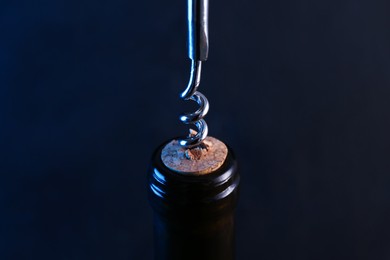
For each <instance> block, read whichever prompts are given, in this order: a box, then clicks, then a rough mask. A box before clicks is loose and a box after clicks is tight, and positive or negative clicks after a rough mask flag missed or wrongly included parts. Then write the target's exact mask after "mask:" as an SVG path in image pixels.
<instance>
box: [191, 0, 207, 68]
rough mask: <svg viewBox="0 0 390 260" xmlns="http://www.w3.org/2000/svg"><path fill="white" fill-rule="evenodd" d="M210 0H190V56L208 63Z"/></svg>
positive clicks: (192, 58)
mask: <svg viewBox="0 0 390 260" xmlns="http://www.w3.org/2000/svg"><path fill="white" fill-rule="evenodd" d="M208 14H209V1H208V0H188V56H189V57H190V59H191V60H198V61H206V60H207V57H208V54H209V30H208V20H209V18H208V16H209V15H208Z"/></svg>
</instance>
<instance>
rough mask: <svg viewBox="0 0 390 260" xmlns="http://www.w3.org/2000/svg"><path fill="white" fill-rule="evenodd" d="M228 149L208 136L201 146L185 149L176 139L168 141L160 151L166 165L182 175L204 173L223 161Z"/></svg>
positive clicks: (216, 167) (218, 165)
mask: <svg viewBox="0 0 390 260" xmlns="http://www.w3.org/2000/svg"><path fill="white" fill-rule="evenodd" d="M227 153H228V149H227V147H226V145H225V144H224V143H223V142H221V141H220V140H218V139H216V138H214V137H211V136H208V137H206V139H205V140H204V141H203V143H202V144H201V146H199V147H196V148H192V149H186V148H184V147H182V146H181V145H180V144H179V142H178V141H177V140H172V141H171V142H169V143H168V144H167V145H166V146H165V147H164V148H163V149H162V152H161V160H162V162H163V163H164V165H165V166H166V167H168V168H169V169H171V170H172V171H175V172H177V173H180V174H183V175H206V174H209V173H211V172H214V171H216V170H218V169H219V168H220V167H221V166H222V164H223V163H224V162H225V159H226V157H227Z"/></svg>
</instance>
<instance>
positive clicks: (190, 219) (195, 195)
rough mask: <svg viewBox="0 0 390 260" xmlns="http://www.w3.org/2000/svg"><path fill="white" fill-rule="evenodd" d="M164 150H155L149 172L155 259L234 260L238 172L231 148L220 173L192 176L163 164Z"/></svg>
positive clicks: (217, 171)
mask: <svg viewBox="0 0 390 260" xmlns="http://www.w3.org/2000/svg"><path fill="white" fill-rule="evenodd" d="M163 147H164V145H162V146H161V147H159V148H158V149H157V150H156V151H155V153H154V155H153V157H152V166H151V168H150V170H149V173H148V185H149V187H148V190H149V201H150V204H151V205H152V208H153V210H154V251H155V252H154V254H155V259H156V260H191V259H197V260H208V259H210V260H211V259H212V260H232V259H234V209H235V205H236V201H237V196H238V186H239V174H238V172H237V163H236V160H235V158H234V155H233V153H232V151H231V149H230V148H228V155H227V158H226V160H225V162H224V164H223V165H222V166H221V167H220V168H219V169H217V170H216V171H214V172H212V173H209V174H206V175H202V176H192V175H185V174H180V173H177V172H174V171H172V170H170V169H169V168H167V167H166V166H165V165H164V164H163V162H162V161H161V150H162V148H163Z"/></svg>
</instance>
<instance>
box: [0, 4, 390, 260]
mask: <svg viewBox="0 0 390 260" xmlns="http://www.w3.org/2000/svg"><path fill="white" fill-rule="evenodd" d="M389 17H390V4H389V2H388V1H385V0H384V1H371V0H353V1H352V0H351V1H339V0H337V1H336V0H335V1H305V0H296V1H287V0H273V1H245V0H242V1H230V0H228V1H210V44H211V48H210V57H209V61H207V63H205V65H204V70H203V80H202V84H201V86H200V90H201V91H202V92H204V93H205V94H206V96H207V97H208V98H209V100H210V103H211V109H210V112H209V114H208V116H207V118H206V119H207V122H208V123H209V126H210V134H211V135H213V136H217V137H218V138H219V139H221V140H223V141H225V142H226V143H228V144H229V145H230V146H231V147H232V148H233V149H234V150H235V152H236V154H237V155H238V159H239V163H240V167H241V174H242V190H241V198H240V204H239V207H238V210H237V254H238V259H240V260H241V259H242V260H244V259H277V260H279V259H300V260H303V259H305V260H306V259H307V260H312V259H343V260H344V259H376V260H381V259H390V225H389V219H390V173H389V170H390V134H389V133H390V121H389V115H388V114H389V112H390V102H389V100H390V85H389V84H390V18H389ZM0 34H1V35H0V86H1V87H0V120H1V121H0V133H1V135H0V147H1V150H0V151H1V157H0V162H1V164H0V170H1V177H0V206H1V208H0V210H1V217H0V218H1V222H0V259H4V260H8V259H34V260H35V259H39V260H44V259H61V260H62V259H64V260H65V259H74V260H76V259H115V260H120V259H151V258H152V217H151V213H152V212H151V209H150V208H149V206H148V202H147V199H146V180H145V175H146V170H147V168H148V164H149V159H150V156H151V154H152V152H153V150H154V148H155V147H156V146H157V145H159V144H160V143H161V142H163V141H165V140H167V139H169V138H171V137H173V136H177V135H178V134H181V133H184V132H185V131H186V128H185V127H184V126H181V124H180V123H179V121H178V115H179V113H180V112H182V111H183V109H184V110H185V109H186V108H187V107H186V106H185V104H184V102H182V101H180V100H179V93H180V91H181V90H182V89H183V88H184V87H185V85H186V83H187V80H188V76H189V64H190V63H189V60H188V58H187V51H186V3H185V1H175V2H172V1H171V2H167V1H157V0H152V1H138V2H132V1H123V0H113V1H86V0H81V1H64V2H63V1H24V2H22V1H1V3H0Z"/></svg>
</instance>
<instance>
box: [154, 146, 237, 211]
mask: <svg viewBox="0 0 390 260" xmlns="http://www.w3.org/2000/svg"><path fill="white" fill-rule="evenodd" d="M164 146H165V144H164V145H162V146H160V147H159V148H158V149H157V150H156V152H155V153H154V155H153V157H152V166H151V169H150V170H149V174H148V193H149V201H150V203H151V205H152V207H153V208H154V209H157V210H160V211H161V210H162V211H164V212H167V211H171V210H176V211H177V210H179V211H180V210H182V211H183V212H197V213H199V211H202V210H208V211H210V210H211V211H221V210H223V209H226V208H231V207H232V206H235V201H236V199H237V193H238V186H239V181H240V177H239V174H238V172H237V163H236V160H235V158H234V154H233V152H232V151H231V149H230V148H229V147H228V154H227V157H226V160H225V162H224V163H223V165H222V166H221V167H220V168H218V169H217V170H216V171H214V172H211V173H209V174H206V175H200V176H191V175H183V174H180V173H177V172H174V171H172V170H170V169H169V168H167V167H166V166H165V165H164V163H163V162H162V160H161V151H162V149H163V147H164Z"/></svg>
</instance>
